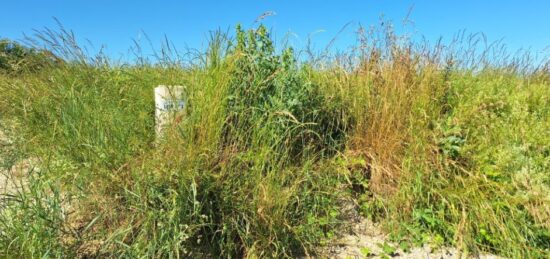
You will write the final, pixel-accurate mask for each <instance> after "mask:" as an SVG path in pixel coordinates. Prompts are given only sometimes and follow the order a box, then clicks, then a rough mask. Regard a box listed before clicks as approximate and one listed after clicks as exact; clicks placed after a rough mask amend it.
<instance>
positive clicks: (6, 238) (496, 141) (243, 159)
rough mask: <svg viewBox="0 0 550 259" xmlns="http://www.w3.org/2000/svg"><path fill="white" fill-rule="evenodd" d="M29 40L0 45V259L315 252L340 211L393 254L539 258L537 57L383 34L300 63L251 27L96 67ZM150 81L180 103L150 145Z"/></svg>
mask: <svg viewBox="0 0 550 259" xmlns="http://www.w3.org/2000/svg"><path fill="white" fill-rule="evenodd" d="M472 37H475V36H472ZM463 40H464V41H466V42H475V38H470V39H463ZM35 42H42V43H43V44H42V45H44V46H46V47H45V48H44V49H33V48H26V47H21V46H19V45H16V43H7V42H4V41H2V43H1V44H0V111H1V112H2V113H1V114H0V116H1V117H0V120H1V121H0V129H1V130H2V131H1V132H0V133H2V132H3V133H2V134H5V135H7V137H8V138H9V139H10V141H4V140H3V139H0V147H1V148H2V150H1V152H0V165H2V170H0V173H2V174H6V175H10V177H11V176H12V175H22V176H23V177H22V179H21V180H20V182H19V183H20V185H21V186H20V188H18V189H17V191H15V192H13V193H9V194H3V195H2V199H1V200H0V257H74V256H79V257H91V256H101V257H118V256H123V257H125V256H128V257H206V256H210V257H231V258H234V257H239V258H240V257H298V256H308V255H315V251H316V248H317V247H319V246H321V245H323V244H326V243H327V242H329V241H330V240H331V239H332V238H334V237H336V236H338V235H339V233H340V232H341V231H342V229H344V228H345V226H346V225H347V224H348V221H349V220H350V219H349V215H347V214H346V211H348V210H349V209H350V208H349V207H351V209H352V210H354V211H358V212H359V213H361V214H362V216H364V217H368V218H370V219H371V220H373V221H377V222H379V223H381V224H382V225H383V226H385V229H386V230H387V231H388V232H389V233H390V234H391V237H392V239H393V240H394V241H396V242H399V243H400V244H401V246H402V247H411V245H421V244H426V243H428V244H431V245H433V246H443V245H445V246H455V247H457V248H459V249H460V250H461V251H463V252H465V253H467V254H479V253H485V252H490V253H495V254H498V255H503V256H508V257H521V258H523V257H525V258H545V257H548V256H550V225H549V223H548V222H550V217H549V215H550V196H549V193H550V176H549V175H548V173H547V172H549V171H550V134H547V133H549V132H550V74H549V73H550V72H549V70H548V68H549V65H548V64H547V63H546V64H545V63H542V64H540V65H535V64H534V63H532V62H531V61H525V59H519V58H518V59H507V56H491V55H490V53H497V52H493V51H491V48H488V49H484V50H482V52H481V53H478V52H476V51H479V49H480V48H479V47H478V46H472V47H471V49H469V50H465V49H464V48H462V46H463V44H464V42H460V41H456V42H452V43H451V44H449V45H447V46H444V45H442V43H439V44H438V45H435V46H431V45H427V44H421V45H419V44H416V43H414V42H412V41H411V40H410V39H408V38H406V37H402V36H398V35H396V34H395V33H394V32H393V31H392V30H391V27H382V28H380V29H379V31H372V32H370V33H367V32H365V30H363V29H360V30H359V33H358V46H356V47H355V48H354V49H353V50H351V51H349V52H348V53H347V54H339V55H338V56H326V57H324V58H316V57H312V58H311V59H310V60H308V59H305V58H303V57H301V56H299V55H298V54H296V53H295V52H294V50H293V49H292V48H284V49H280V50H279V49H278V48H277V47H276V46H275V44H274V42H273V41H272V39H271V38H270V36H269V32H268V30H267V29H266V28H265V27H264V26H259V27H258V28H255V29H250V30H243V29H242V28H241V27H240V26H238V27H237V30H236V33H235V39H231V38H230V37H229V36H228V35H225V34H223V33H215V34H212V36H211V39H210V45H209V47H208V49H207V50H205V51H204V53H202V54H200V55H198V56H197V57H196V58H192V61H189V60H184V59H182V58H181V57H179V56H177V55H176V54H174V52H171V51H170V49H169V48H168V49H163V50H162V52H161V53H162V55H157V56H156V59H155V60H154V61H148V59H147V57H143V56H139V55H138V56H137V57H136V62H135V63H130V64H116V63H112V61H111V60H110V59H109V58H107V57H105V56H104V55H103V54H101V53H100V54H98V55H97V56H89V55H88V54H86V52H85V51H83V50H82V49H81V47H80V46H79V45H78V44H77V43H76V40H75V39H74V36H73V34H72V33H71V32H68V31H65V30H64V29H63V28H61V30H60V32H54V31H52V30H46V31H44V32H42V33H39V34H38V35H37V36H36V39H35ZM497 47H499V46H493V48H497ZM40 53H42V54H40ZM44 53H49V54H44ZM476 53H477V54H476ZM310 55H313V54H311V53H310ZM37 56H40V57H42V56H44V57H45V58H44V59H40V58H37ZM521 62H531V63H527V64H524V63H521ZM14 64H17V65H14ZM20 64H36V65H28V66H23V67H25V68H24V69H21V67H22V66H20ZM38 68H39V69H38ZM161 84H162V85H171V84H172V85H183V86H184V87H185V94H186V97H187V98H188V100H187V102H186V103H187V106H186V107H185V110H184V114H185V116H183V117H181V118H178V119H177V120H176V121H174V123H173V124H172V125H171V126H170V127H169V128H168V129H167V131H166V134H164V138H163V139H162V140H160V141H156V140H155V134H154V103H153V101H154V100H153V96H152V92H153V90H152V89H153V87H154V86H156V85H161ZM8 122H9V124H10V125H8ZM2 134H0V136H1V135H2ZM21 161H32V163H33V166H30V167H26V171H24V172H18V171H17V170H18V169H17V168H21V167H20V166H17V165H18V164H19V163H21ZM10 179H12V178H10ZM0 184H1V183H0ZM385 246H387V247H386V248H387V249H386V248H384V250H385V251H386V250H387V254H389V255H391V254H393V253H394V252H395V251H394V248H393V247H391V246H389V245H386V243H384V247H385ZM390 248H391V249H390ZM365 251H366V252H364V253H365V254H369V252H368V249H366V250H365Z"/></svg>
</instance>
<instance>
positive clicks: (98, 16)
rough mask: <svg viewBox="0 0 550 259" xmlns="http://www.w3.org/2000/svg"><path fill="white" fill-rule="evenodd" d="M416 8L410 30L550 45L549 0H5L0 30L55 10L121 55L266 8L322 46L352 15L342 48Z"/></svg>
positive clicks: (279, 23) (284, 27) (187, 38)
mask: <svg viewBox="0 0 550 259" xmlns="http://www.w3.org/2000/svg"><path fill="white" fill-rule="evenodd" d="M411 7H412V8H413V9H412V12H411V15H410V20H412V21H413V22H414V28H413V29H411V28H410V27H409V30H412V31H416V32H417V33H418V34H417V35H423V36H425V37H426V38H427V39H430V40H435V39H437V38H438V37H440V36H443V38H444V39H450V38H451V37H452V36H453V35H454V34H456V33H457V32H458V31H459V30H464V29H465V30H466V31H467V32H470V33H476V32H483V33H485V35H487V38H488V39H489V41H494V40H499V39H503V40H504V42H505V43H506V44H507V45H508V47H509V48H510V49H519V48H531V49H532V50H533V51H535V52H540V51H543V50H545V48H546V47H547V46H549V45H550V1H549V0H540V1H529V0H523V1H519V0H517V1H511V0H500V1H496V0H494V1H491V0H486V1H481V0H479V1H472V0H460V1H459V0H455V1H447V0H438V1H436V0H433V1H426V0H416V1H415V0H405V1H389V0H388V1H382V0H378V1H376V0H363V1H359V0H355V1H352V0H339V1H332V0H330V1H329V0H317V1H312V0H242V1H212V0H201V1H198V0H197V1H188V0H181V1H152V0H150V1H143V0H133V1H127V0H125V1H122V0H120V1H114V0H112V1H108V0H95V1H91V0H89V1H84V0H82V1H78V0H70V1H69V0H65V1H60V0H49V1H45V0H32V1H31V0H17V1H14V0H6V1H3V2H2V3H1V4H0V37H7V38H11V39H22V38H23V33H25V34H32V29H40V28H43V27H49V28H55V27H56V26H55V21H54V19H53V17H56V18H58V19H59V20H60V21H61V23H63V25H64V26H65V27H66V28H67V29H70V30H73V31H74V33H75V34H76V35H77V36H78V37H79V38H80V39H86V40H89V41H90V42H91V43H93V45H94V46H95V47H96V48H97V47H99V46H101V45H104V46H106V47H107V53H108V54H109V55H111V56H113V57H120V56H121V55H125V53H127V50H128V49H129V47H130V46H131V45H132V44H133V39H139V38H140V37H142V36H140V35H143V32H145V33H146V34H147V35H148V37H149V38H150V39H151V40H152V42H153V43H154V45H159V43H160V42H161V40H162V39H163V38H164V36H165V35H166V36H167V37H168V38H169V39H170V41H172V42H173V43H174V44H175V45H176V47H177V48H183V47H185V46H188V47H191V48H201V47H202V46H204V44H205V42H206V36H207V34H208V32H209V31H211V30H215V29H218V28H221V29H223V30H226V29H228V28H234V25H235V24H237V23H241V24H242V25H243V26H244V27H245V28H246V27H250V26H252V25H253V22H254V20H255V19H256V18H257V17H258V16H259V15H261V14H262V13H264V12H267V11H272V12H275V13H276V15H274V16H270V17H268V18H266V19H265V20H264V23H265V24H266V25H267V26H268V27H269V28H270V29H272V30H273V31H274V32H275V36H276V38H277V39H279V40H280V39H282V38H283V37H284V35H289V33H290V34H292V35H294V36H292V41H293V44H295V45H297V46H296V47H299V46H300V44H304V43H305V42H306V40H307V38H308V35H311V34H312V35H313V36H312V39H313V41H314V43H315V45H316V46H324V45H325V44H326V43H327V42H328V41H329V40H330V39H332V38H333V37H334V36H335V35H336V34H337V33H338V31H339V30H340V29H341V28H342V27H343V26H344V25H345V24H347V23H349V22H351V25H350V26H349V27H348V28H349V29H347V30H346V31H345V32H344V33H343V34H342V35H341V36H340V37H339V38H338V41H337V42H336V48H344V47H345V46H347V45H349V44H352V43H353V33H354V30H356V29H357V26H356V25H357V24H358V23H361V24H363V25H367V26H368V25H373V24H375V23H376V22H377V21H378V20H379V17H380V15H381V14H384V17H385V18H386V19H388V20H391V21H393V22H394V23H395V24H396V27H399V26H398V25H400V24H401V23H402V20H403V18H404V17H406V16H407V13H408V12H409V10H410V9H411ZM398 29H399V28H398ZM545 52H548V49H546V50H545Z"/></svg>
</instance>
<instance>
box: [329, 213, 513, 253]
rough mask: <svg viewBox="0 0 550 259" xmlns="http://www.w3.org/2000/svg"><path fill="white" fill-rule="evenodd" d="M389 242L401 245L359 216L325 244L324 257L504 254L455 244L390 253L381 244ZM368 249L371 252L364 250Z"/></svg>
mask: <svg viewBox="0 0 550 259" xmlns="http://www.w3.org/2000/svg"><path fill="white" fill-rule="evenodd" d="M384 243H386V244H388V245H390V246H392V247H395V248H398V247H399V246H398V245H397V244H395V243H392V242H390V241H388V236H387V235H386V234H384V233H383V231H382V230H381V229H380V227H379V226H377V225H376V224H374V223H372V222H371V221H370V220H367V219H364V218H362V219H360V220H359V222H356V223H353V224H352V227H351V231H350V233H348V234H346V235H344V236H342V237H340V238H338V239H336V240H335V241H334V242H332V243H331V244H330V245H328V246H327V247H324V248H322V249H321V250H322V251H321V252H320V254H321V255H322V256H320V257H321V258H325V257H326V258H335V259H336V258H337V259H340V258H341V259H347V258H386V257H385V256H388V257H391V258H438V259H439V258H445V259H447V258H482V259H497V258H499V259H500V258H502V257H498V256H495V255H485V254H483V255H480V256H478V257H471V256H466V255H464V254H462V253H460V252H459V251H458V250H457V249H455V248H450V247H443V248H438V249H432V248H431V247H430V246H429V245H425V246H423V247H416V248H412V249H410V250H409V251H407V252H404V251H403V250H401V249H397V250H396V251H395V253H394V254H392V255H387V254H385V253H384V251H383V249H382V248H381V247H380V245H381V244H384ZM367 251H368V253H369V254H368V256H367V255H365V253H366V252H367Z"/></svg>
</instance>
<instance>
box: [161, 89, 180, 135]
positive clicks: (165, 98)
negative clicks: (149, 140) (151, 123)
mask: <svg viewBox="0 0 550 259" xmlns="http://www.w3.org/2000/svg"><path fill="white" fill-rule="evenodd" d="M185 104H186V103H185V98H184V91H183V86H179V85H174V86H164V85H159V86H158V87H156V88H155V123H156V127H155V131H156V132H155V133H156V137H157V141H158V140H159V139H160V138H161V137H162V135H163V131H164V129H165V128H166V127H167V126H168V125H169V124H170V123H172V122H173V121H174V119H175V118H176V117H177V116H178V115H181V113H182V111H183V109H184V108H185Z"/></svg>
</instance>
